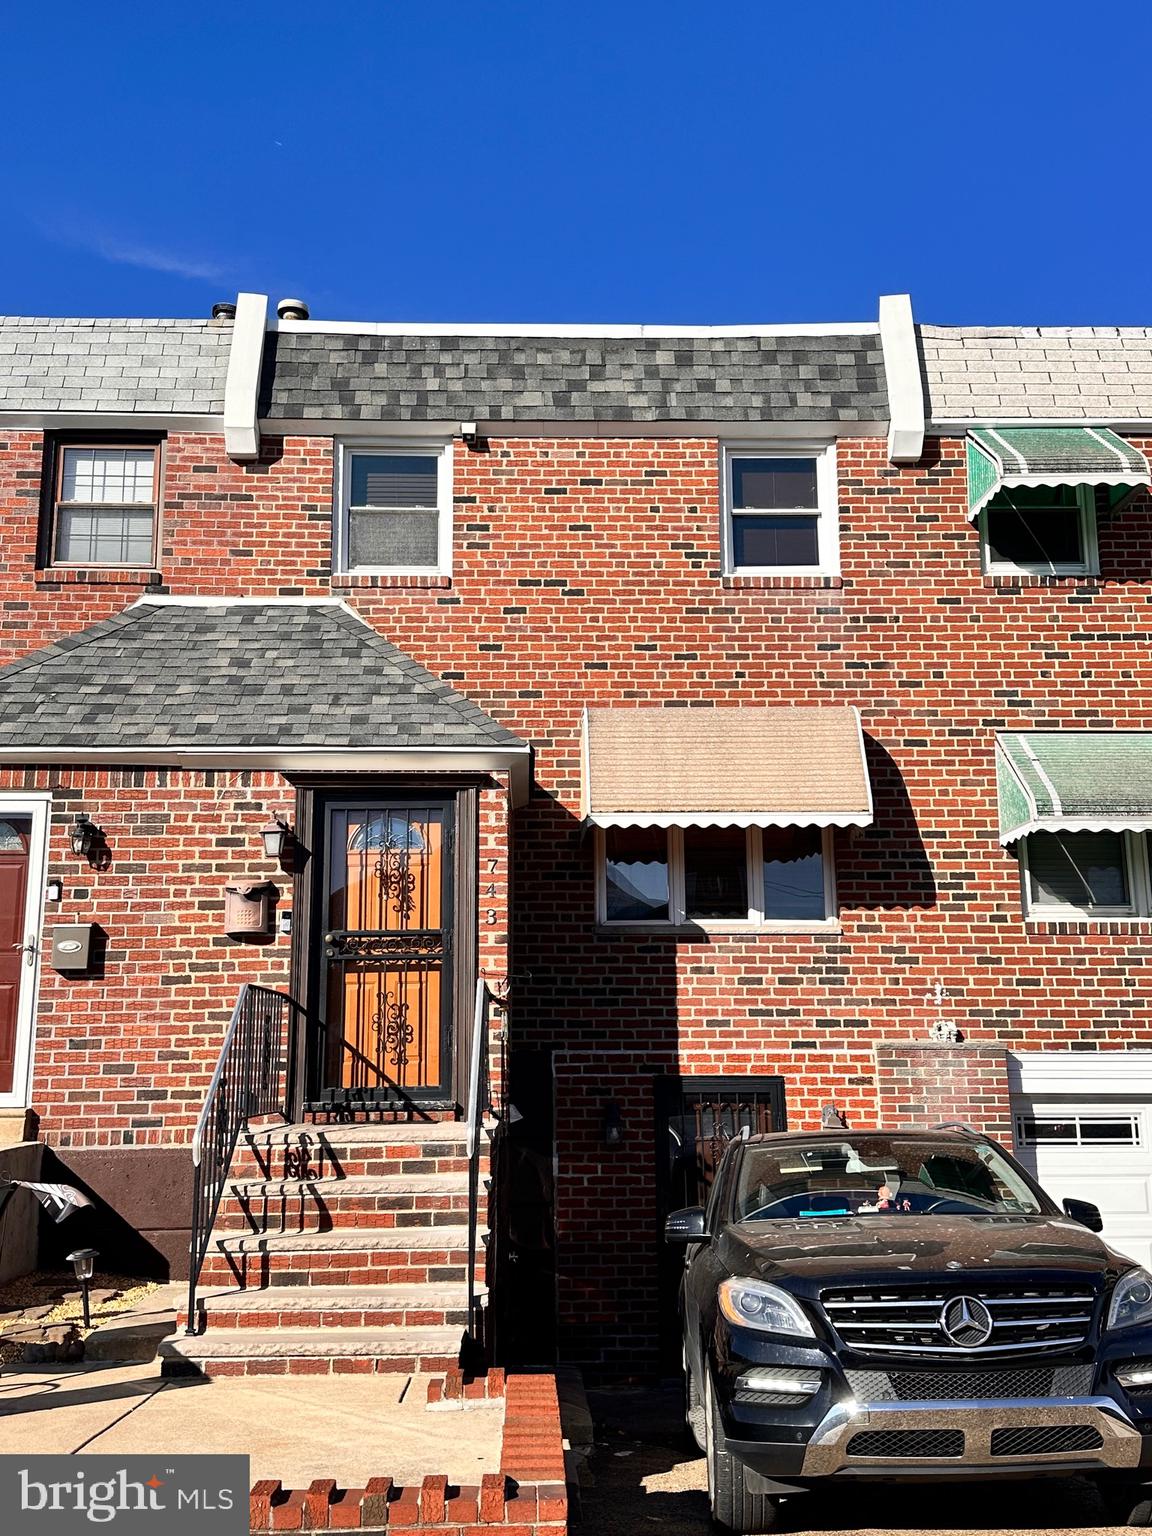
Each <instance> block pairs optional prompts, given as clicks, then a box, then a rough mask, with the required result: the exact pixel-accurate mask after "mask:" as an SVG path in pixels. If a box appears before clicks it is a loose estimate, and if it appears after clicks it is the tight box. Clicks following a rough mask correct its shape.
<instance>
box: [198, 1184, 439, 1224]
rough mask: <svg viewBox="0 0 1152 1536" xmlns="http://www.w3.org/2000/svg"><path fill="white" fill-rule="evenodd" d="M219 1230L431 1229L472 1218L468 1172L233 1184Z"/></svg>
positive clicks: (219, 1219)
mask: <svg viewBox="0 0 1152 1536" xmlns="http://www.w3.org/2000/svg"><path fill="white" fill-rule="evenodd" d="M229 1189H230V1193H228V1194H226V1195H225V1197H224V1199H223V1200H222V1201H221V1202H220V1209H219V1211H218V1212H217V1215H216V1227H217V1229H218V1230H220V1231H227V1232H262V1231H288V1230H296V1231H305V1230H309V1229H311V1230H317V1231H330V1230H332V1229H334V1228H337V1227H427V1226H435V1225H438V1224H441V1225H442V1224H444V1223H445V1222H453V1221H455V1222H462V1221H463V1222H466V1221H467V1219H468V1176H467V1174H466V1173H447V1174H445V1173H437V1174H433V1173H429V1174H411V1173H409V1174H393V1175H390V1176H384V1177H379V1178H367V1177H359V1178H356V1177H353V1178H346V1179H271V1180H251V1181H246V1182H233V1183H232V1184H231V1185H230V1186H229Z"/></svg>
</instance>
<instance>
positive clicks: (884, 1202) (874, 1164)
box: [735, 1134, 1045, 1221]
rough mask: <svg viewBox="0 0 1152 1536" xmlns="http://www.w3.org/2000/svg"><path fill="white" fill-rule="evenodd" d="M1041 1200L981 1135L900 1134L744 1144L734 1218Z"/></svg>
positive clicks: (967, 1209)
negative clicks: (920, 1136) (941, 1138)
mask: <svg viewBox="0 0 1152 1536" xmlns="http://www.w3.org/2000/svg"><path fill="white" fill-rule="evenodd" d="M1044 1209H1045V1208H1044V1206H1043V1205H1042V1204H1041V1202H1040V1201H1039V1200H1038V1199H1037V1197H1036V1196H1035V1195H1034V1194H1033V1193H1032V1191H1031V1190H1030V1189H1029V1187H1028V1185H1027V1184H1026V1183H1025V1182H1024V1180H1023V1179H1022V1178H1021V1177H1020V1175H1019V1174H1018V1173H1017V1172H1016V1170H1015V1169H1014V1168H1013V1167H1012V1165H1011V1163H1009V1162H1008V1160H1007V1159H1006V1158H1005V1157H1004V1156H1003V1155H1002V1154H1001V1153H1000V1151H999V1150H998V1149H997V1148H996V1147H994V1146H990V1145H989V1144H988V1143H986V1142H979V1141H973V1142H971V1143H968V1142H961V1141H937V1140H927V1139H926V1140H918V1139H917V1138H915V1137H904V1136H853V1135H851V1134H849V1135H846V1136H843V1135H841V1136H836V1137H832V1138H829V1139H828V1140H827V1141H809V1142H797V1143H791V1144H790V1143H788V1142H775V1143H772V1142H769V1143H766V1144H762V1145H760V1144H757V1143H755V1142H753V1143H751V1144H749V1145H748V1146H747V1147H745V1149H744V1153H743V1156H742V1157H741V1159H740V1175H739V1181H738V1185H737V1189H736V1205H735V1211H736V1220H737V1221H794V1220H796V1219H797V1218H800V1219H809V1218H812V1217H823V1218H825V1219H828V1218H833V1219H835V1218H836V1217H860V1216H874V1217H876V1218H878V1219H881V1220H883V1219H885V1218H887V1217H897V1218H898V1217H901V1216H977V1215H980V1216H985V1215H989V1214H1000V1215H1011V1216H1039V1215H1043V1214H1044Z"/></svg>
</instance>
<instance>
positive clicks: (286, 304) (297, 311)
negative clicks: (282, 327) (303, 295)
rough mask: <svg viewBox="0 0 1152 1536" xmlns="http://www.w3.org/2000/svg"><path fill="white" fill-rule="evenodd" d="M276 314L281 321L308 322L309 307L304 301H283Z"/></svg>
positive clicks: (278, 305)
mask: <svg viewBox="0 0 1152 1536" xmlns="http://www.w3.org/2000/svg"><path fill="white" fill-rule="evenodd" d="M276 313H277V314H278V315H279V316H280V318H281V320H307V318H308V306H307V304H305V302H304V300H303V299H281V300H280V302H279V303H278V304H277V306H276Z"/></svg>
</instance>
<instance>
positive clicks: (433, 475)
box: [335, 444, 452, 576]
mask: <svg viewBox="0 0 1152 1536" xmlns="http://www.w3.org/2000/svg"><path fill="white" fill-rule="evenodd" d="M339 478H340V497H339V505H338V508H337V519H336V539H335V544H336V568H337V570H340V571H344V572H357V573H359V574H361V575H440V576H450V575H451V574H452V459H451V446H450V445H449V444H441V445H437V446H434V447H429V446H428V445H426V444H421V445H412V446H392V445H389V446H388V447H380V448H376V447H373V448H361V447H359V446H357V447H355V448H353V447H350V446H348V445H347V444H346V445H344V447H343V448H342V449H341V454H340V477H339Z"/></svg>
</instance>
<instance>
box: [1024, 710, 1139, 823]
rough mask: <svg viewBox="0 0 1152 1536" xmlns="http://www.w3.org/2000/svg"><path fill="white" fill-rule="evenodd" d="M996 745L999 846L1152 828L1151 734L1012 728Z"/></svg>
mask: <svg viewBox="0 0 1152 1536" xmlns="http://www.w3.org/2000/svg"><path fill="white" fill-rule="evenodd" d="M996 748H997V750H996V783H997V790H998V794H999V800H1000V841H1001V842H1002V843H1011V842H1015V841H1016V839H1017V838H1020V837H1027V836H1028V834H1029V833H1030V832H1126V831H1136V832H1143V831H1148V830H1152V731H1028V732H1015V731H1013V732H1005V733H1002V734H1001V735H1000V736H998V737H997V739H996Z"/></svg>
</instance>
